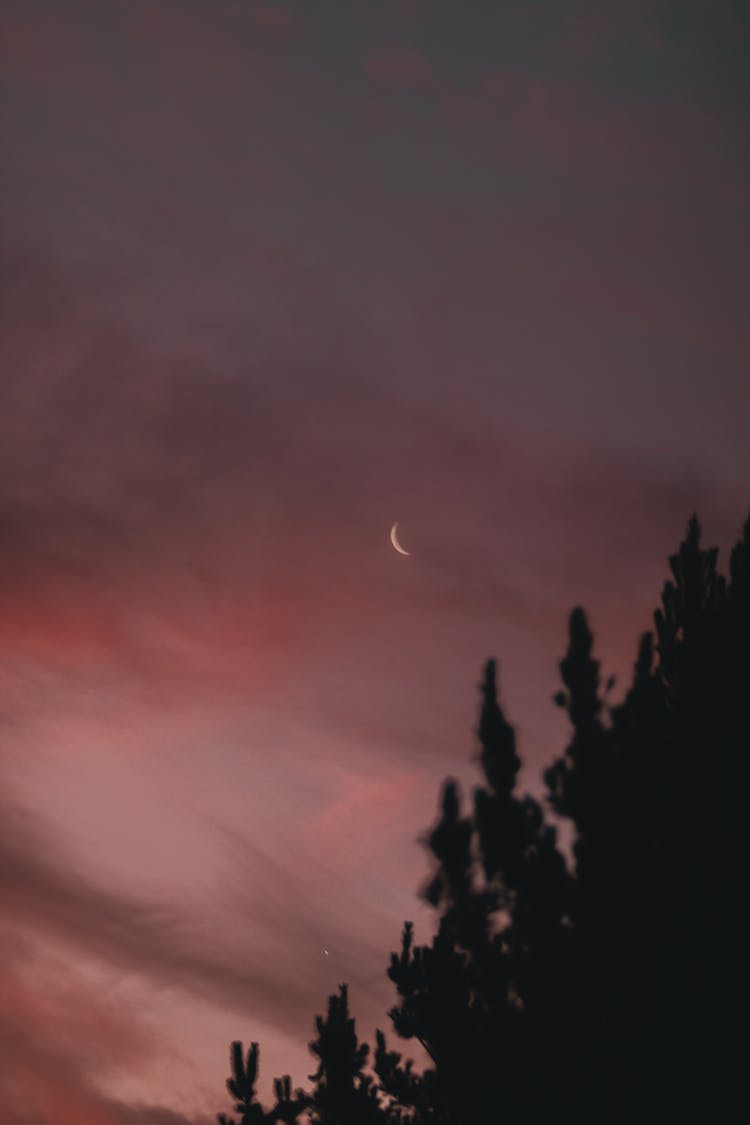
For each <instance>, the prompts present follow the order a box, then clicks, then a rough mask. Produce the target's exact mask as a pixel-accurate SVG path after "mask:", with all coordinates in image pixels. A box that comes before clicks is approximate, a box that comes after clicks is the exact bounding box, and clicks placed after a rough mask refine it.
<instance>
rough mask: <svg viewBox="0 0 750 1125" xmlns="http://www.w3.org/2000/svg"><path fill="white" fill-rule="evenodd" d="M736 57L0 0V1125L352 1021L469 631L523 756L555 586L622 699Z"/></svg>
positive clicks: (660, 567) (606, 2) (737, 117)
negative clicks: (328, 1009) (577, 611)
mask: <svg viewBox="0 0 750 1125" xmlns="http://www.w3.org/2000/svg"><path fill="white" fill-rule="evenodd" d="M749 49H750V16H748V13H747V6H746V5H745V4H744V3H739V2H738V3H732V2H730V0H679V2H678V0H648V2H647V3H646V2H645V0H644V2H643V3H640V2H637V0H630V2H626V0H597V2H596V3H593V2H590V3H588V2H584V0H566V2H564V3H563V2H562V0H523V2H521V0H505V2H503V3H496V2H492V3H490V2H489V0H474V2H473V3H472V4H471V5H465V4H459V3H456V2H449V0H346V2H345V3H344V2H343V0H341V2H338V3H334V2H333V0H289V2H287V3H282V2H281V0H279V2H278V3H270V2H261V0H231V2H230V0H160V2H154V3H150V2H149V3H147V2H145V0H68V2H67V3H66V4H64V5H60V4H59V3H58V2H57V0H46V2H45V0H16V2H14V0H0V74H2V78H1V79H0V83H1V89H0V167H1V168H2V175H1V176H0V258H1V261H2V269H1V271H0V274H1V281H0V283H1V284H2V296H1V298H0V316H1V317H2V331H1V332H0V353H1V359H0V884H1V885H0V896H1V899H2V903H3V909H2V914H1V915H0V919H1V920H0V951H1V953H2V955H1V956H0V995H1V996H2V1003H0V1043H2V1050H1V1051H0V1104H2V1105H3V1107H4V1113H5V1115H6V1116H5V1120H6V1121H7V1123H8V1125H30V1123H31V1122H32V1121H33V1122H37V1123H38V1122H42V1123H43V1125H46V1123H47V1122H50V1125H51V1123H52V1122H53V1121H54V1122H55V1125H188V1123H189V1125H206V1122H208V1121H210V1120H213V1115H214V1114H215V1113H216V1112H217V1111H220V1110H226V1111H228V1110H229V1109H230V1105H229V1101H228V1099H227V1097H226V1094H225V1090H224V1079H225V1077H226V1076H227V1074H228V1070H229V1066H228V1046H229V1043H230V1041H231V1040H233V1039H241V1040H243V1041H244V1042H246V1043H249V1042H250V1041H251V1040H258V1041H260V1044H261V1070H262V1081H261V1089H262V1090H263V1091H264V1092H267V1091H268V1089H269V1086H270V1081H271V1079H272V1077H273V1076H274V1075H277V1074H282V1073H287V1072H291V1075H292V1078H293V1081H294V1082H295V1083H301V1082H304V1080H305V1078H306V1076H307V1074H309V1073H311V1071H312V1069H313V1060H312V1058H311V1057H310V1056H309V1055H308V1053H307V1050H306V1045H307V1043H308V1041H309V1040H310V1039H311V1038H312V1036H313V1017H314V1015H315V1013H318V1012H322V1011H323V1010H324V1008H325V1003H326V997H327V996H328V994H329V993H331V992H333V991H335V990H336V988H337V986H338V984H339V983H340V982H342V981H346V982H348V983H349V985H350V997H351V1002H352V1007H353V1010H354V1014H355V1015H356V1016H357V1019H358V1028H359V1030H360V1031H361V1032H362V1033H363V1034H364V1035H366V1036H371V1035H372V1030H373V1028H374V1027H376V1026H379V1027H382V1028H384V1029H386V1031H387V1030H388V1029H389V1021H388V1018H387V1015H386V1013H387V1010H388V1008H389V1006H390V1005H391V1004H392V1003H393V1002H394V996H393V993H392V991H391V987H390V984H389V982H388V980H387V978H386V968H387V964H388V959H389V953H390V951H391V950H394V949H396V948H397V947H398V944H399V937H400V931H401V926H402V923H403V921H404V920H405V919H412V920H414V921H415V923H416V927H417V934H418V936H420V937H421V938H423V939H425V938H427V937H428V936H429V933H430V928H431V925H432V922H433V919H432V916H431V914H430V912H429V910H428V909H427V907H426V906H424V905H423V904H421V902H420V900H419V898H418V889H419V886H420V885H421V883H422V882H423V880H424V879H425V877H426V876H427V874H428V871H429V867H428V863H427V857H426V855H425V852H424V848H423V847H422V845H421V844H420V837H421V834H422V833H423V831H424V830H425V829H426V828H427V827H428V826H429V824H430V823H431V821H432V820H433V818H434V816H435V810H436V802H437V796H438V792H439V789H440V785H441V782H442V780H443V779H444V778H445V777H446V776H448V775H451V776H455V777H457V778H459V779H460V781H461V782H462V784H463V786H464V788H465V789H466V787H470V786H471V785H472V784H473V783H474V780H475V779H476V777H477V773H476V763H475V760H474V757H475V754H476V745H475V737H474V728H475V724H476V718H477V703H478V692H477V684H478V681H479V677H480V674H481V669H482V665H483V662H484V661H485V660H486V659H487V658H488V657H490V656H494V657H496V658H497V659H498V662H499V670H500V690H501V698H502V702H503V705H504V706H505V708H506V711H507V714H508V717H509V718H510V719H511V721H512V722H513V723H514V724H516V725H517V728H518V731H519V749H520V753H521V756H522V758H523V761H524V769H523V773H522V782H523V786H524V787H525V788H526V789H528V790H529V791H531V792H533V793H535V794H538V795H540V794H541V793H542V785H541V780H540V778H541V772H542V770H543V768H544V766H545V765H546V764H547V763H548V762H550V761H551V760H552V759H553V758H554V757H555V756H556V755H557V754H559V753H560V752H561V751H562V749H563V746H564V739H565V734H566V729H565V725H564V718H563V716H562V715H561V713H560V712H559V711H557V710H556V709H555V708H554V706H553V705H552V702H551V699H552V695H553V694H554V692H555V691H556V690H557V689H558V686H559V683H558V669H557V665H558V662H559V660H560V658H561V657H562V655H563V652H564V648H565V640H566V621H567V617H568V613H569V611H570V609H571V608H572V607H573V606H574V605H578V604H582V605H584V606H585V608H586V609H587V611H588V612H589V614H590V620H591V623H592V626H593V628H594V631H595V634H596V637H597V646H598V647H597V651H598V654H599V656H600V658H601V659H602V661H603V668H604V672H605V674H609V673H610V672H613V673H615V674H617V675H618V677H619V680H618V684H617V685H616V687H615V689H614V693H613V698H617V697H618V692H621V691H622V690H623V686H624V683H625V682H626V681H627V676H628V673H629V668H630V667H631V665H632V662H633V660H634V657H635V650H636V643H637V639H638V636H639V634H640V633H641V632H642V631H643V630H644V629H646V628H648V626H649V624H650V619H651V618H650V615H651V612H652V610H653V608H654V607H655V605H656V602H657V600H658V596H659V592H660V588H661V584H662V582H663V581H664V580H665V578H666V576H667V565H666V557H667V555H668V554H669V553H670V551H672V550H674V549H675V548H676V546H677V544H678V543H679V541H680V538H681V535H682V533H683V531H684V527H685V524H686V522H687V519H688V518H689V516H690V515H691V513H692V512H693V511H697V512H698V514H699V516H700V518H701V520H702V523H703V526H704V530H705V537H706V539H707V540H708V541H709V542H711V543H712V544H714V543H715V544H718V545H719V546H720V547H721V549H722V555H721V556H720V565H721V561H722V560H726V551H727V548H729V547H730V546H731V545H732V543H733V542H734V541H735V539H736V538H737V535H738V533H739V529H740V526H741V524H742V522H743V520H744V518H745V517H746V515H747V512H748V505H749V502H750V488H749V487H748V485H749V482H750V443H748V442H747V441H746V440H743V433H744V430H745V427H746V425H747V418H748V417H750V380H748V322H747V297H748V288H749V287H748V281H749V280H750V277H749V274H750V224H749V223H748V222H747V209H748V199H749V198H750V193H749V189H750V153H749V142H748V137H750V131H749V130H748V128H747V126H748V107H749V104H750V84H749V82H748V77H747V73H746V66H745V62H746V58H747V55H748V51H749ZM396 520H397V521H398V523H399V536H400V539H401V542H402V543H403V545H404V547H405V548H406V549H407V550H408V551H409V552H410V554H409V556H408V557H407V556H404V555H400V554H398V553H397V552H395V551H394V550H393V547H392V546H391V544H390V541H389V529H390V528H391V526H392V524H393V523H394V521H396ZM405 1046H406V1049H407V1051H408V1045H405Z"/></svg>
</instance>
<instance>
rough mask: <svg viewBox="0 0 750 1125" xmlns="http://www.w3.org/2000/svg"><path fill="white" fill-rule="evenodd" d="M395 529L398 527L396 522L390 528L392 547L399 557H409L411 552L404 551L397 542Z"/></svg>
mask: <svg viewBox="0 0 750 1125" xmlns="http://www.w3.org/2000/svg"><path fill="white" fill-rule="evenodd" d="M397 527H398V520H396V522H395V523H394V525H393V527H392V528H391V543H392V544H393V546H394V547H395V548H396V550H397V551H398V553H399V554H400V555H410V554H411V551H405V550H404V548H403V547H402V546H401V544H400V543H399V541H398V537H397V535H396V528H397Z"/></svg>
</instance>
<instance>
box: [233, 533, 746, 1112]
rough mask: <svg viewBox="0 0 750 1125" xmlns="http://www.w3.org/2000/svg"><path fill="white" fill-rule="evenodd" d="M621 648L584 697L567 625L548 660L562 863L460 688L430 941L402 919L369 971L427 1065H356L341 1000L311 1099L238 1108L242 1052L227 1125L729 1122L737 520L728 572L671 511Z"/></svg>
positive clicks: (393, 1057) (740, 667)
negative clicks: (623, 681) (627, 646)
mask: <svg viewBox="0 0 750 1125" xmlns="http://www.w3.org/2000/svg"><path fill="white" fill-rule="evenodd" d="M669 566H670V571H671V578H670V579H669V580H668V581H667V582H666V583H665V585H664V587H663V590H662V596H661V605H660V607H659V608H658V609H657V610H656V612H655V614H654V631H653V633H646V634H645V635H644V636H643V637H642V638H641V641H640V645H639V648H638V653H637V658H636V661H635V666H634V670H633V678H632V683H631V685H630V687H629V689H628V691H627V693H626V695H625V697H624V699H623V700H622V701H621V702H620V703H619V704H617V705H614V706H611V705H609V704H608V702H607V691H606V690H603V689H602V685H601V681H600V672H599V663H598V661H597V660H596V658H595V656H594V643H593V636H592V633H591V630H590V628H589V624H588V621H587V619H586V615H585V613H584V611H583V610H582V609H580V608H577V609H574V610H573V612H572V613H571V616H570V624H569V637H568V646H567V651H566V653H565V656H564V658H563V660H562V662H561V664H560V673H561V678H562V684H563V688H562V690H561V691H560V692H558V694H557V695H556V696H555V702H556V703H557V704H558V705H559V706H560V707H562V708H564V709H565V711H566V713H567V716H568V719H569V723H570V735H569V739H568V743H567V746H566V747H565V749H564V751H563V753H562V754H561V755H560V757H559V758H558V759H557V760H556V761H554V762H553V764H552V765H551V766H550V767H549V769H548V770H547V771H546V774H545V781H546V785H547V790H548V800H549V804H550V806H551V808H552V810H554V812H555V814H556V815H557V816H558V818H563V819H564V820H567V821H568V822H570V825H571V827H572V833H573V839H574V847H573V862H572V864H570V863H566V860H565V858H564V855H563V853H562V851H561V850H560V848H559V847H558V842H557V838H556V832H555V829H554V828H553V827H552V826H551V825H550V824H549V822H548V820H547V819H545V815H544V810H543V808H542V806H541V805H540V803H539V802H538V801H536V800H534V799H532V798H531V797H528V796H523V795H521V794H519V793H518V792H517V791H516V782H517V775H518V770H519V767H520V760H519V757H518V754H517V752H516V739H515V733H514V730H513V728H512V726H511V725H510V724H509V723H508V721H507V719H506V717H505V715H504V713H503V710H502V707H501V704H500V701H499V698H498V689H497V681H496V667H495V663H494V661H489V662H488V663H487V665H486V668H485V672H484V677H483V680H482V684H481V696H482V701H481V711H480V719H479V726H478V732H477V733H478V739H479V745H480V755H479V766H480V770H481V778H480V784H479V785H478V786H477V788H476V789H475V791H474V793H473V796H472V799H471V801H470V802H468V803H466V802H464V801H462V799H461V795H460V793H459V789H458V785H457V783H456V782H455V781H452V780H448V781H446V783H445V785H444V787H443V793H442V797H441V802H440V814H439V817H438V820H437V823H436V824H435V826H434V827H433V828H432V830H431V831H430V833H429V834H428V836H427V838H426V844H427V847H428V850H429V851H430V853H431V855H432V857H433V872H432V875H431V877H430V879H429V881H428V883H427V885H426V887H425V889H424V892H423V894H424V897H425V899H426V900H427V901H428V902H429V903H430V904H431V906H432V907H433V908H434V909H435V912H436V916H437V919H436V920H437V925H436V931H435V935H434V937H433V939H432V941H431V942H430V943H429V945H425V946H415V944H414V939H413V929H412V926H411V924H410V923H406V925H405V927H404V932H403V939H402V945H401V949H400V951H399V952H398V953H394V954H392V956H391V963H390V967H389V969H388V975H389V977H390V979H391V980H392V982H393V984H394V985H395V987H396V991H397V996H398V999H397V1003H396V1005H395V1007H394V1008H393V1009H392V1011H391V1012H390V1017H391V1020H392V1023H393V1028H394V1030H395V1032H396V1033H397V1035H399V1036H400V1037H402V1038H404V1039H407V1040H408V1039H412V1038H414V1039H417V1040H418V1041H419V1042H421V1043H422V1044H423V1046H424V1047H425V1049H426V1051H427V1052H428V1054H429V1056H430V1059H431V1065H430V1066H429V1068H428V1069H427V1070H426V1071H425V1072H424V1073H418V1072H417V1071H415V1069H414V1067H413V1065H412V1063H410V1062H406V1063H404V1062H403V1061H402V1056H401V1054H400V1053H399V1052H397V1051H394V1050H391V1049H390V1048H389V1047H388V1045H387V1043H386V1039H385V1036H384V1034H383V1033H382V1032H380V1031H379V1032H377V1049H376V1051H375V1055H374V1060H373V1067H374V1074H372V1073H368V1072H367V1071H366V1069H365V1067H366V1063H367V1058H368V1048H367V1046H366V1045H365V1044H362V1045H360V1044H359V1043H358V1040H357V1036H356V1033H355V1028H354V1020H353V1019H352V1018H351V1017H350V1015H349V1008H348V995H347V990H346V986H342V987H341V990H340V993H339V995H338V996H332V997H331V998H330V1000H329V1004H328V1012H327V1015H326V1017H325V1018H321V1017H318V1019H317V1022H316V1027H317V1033H318V1034H317V1038H316V1040H314V1042H313V1043H312V1044H311V1050H312V1052H313V1054H315V1055H316V1057H317V1058H318V1060H319V1066H318V1070H317V1072H316V1073H315V1074H314V1075H312V1076H311V1081H312V1082H313V1092H312V1094H310V1095H305V1094H303V1093H302V1092H301V1091H298V1092H297V1094H296V1095H295V1096H292V1094H291V1090H290V1083H289V1079H284V1080H281V1081H279V1080H277V1086H276V1095H277V1105H276V1106H275V1107H274V1108H273V1109H271V1110H269V1111H265V1110H263V1109H262V1108H261V1107H260V1106H258V1105H257V1103H256V1102H255V1094H254V1082H255V1072H256V1067H257V1046H256V1045H255V1044H253V1047H252V1048H251V1051H250V1053H249V1055H248V1060H247V1063H243V1059H242V1049H241V1047H240V1045H239V1044H233V1048H232V1049H233V1067H234V1075H235V1076H234V1079H233V1080H230V1092H231V1093H232V1095H233V1096H234V1097H235V1099H236V1100H237V1104H236V1112H238V1113H241V1114H242V1115H243V1116H242V1118H241V1120H242V1122H243V1123H255V1122H276V1121H284V1122H288V1123H291V1122H293V1121H294V1120H296V1119H297V1117H299V1116H301V1115H302V1113H303V1112H304V1111H307V1110H308V1109H309V1112H310V1114H311V1119H312V1120H313V1121H314V1122H317V1123H320V1125H380V1123H385V1122H392V1123H404V1125H406V1123H411V1125H427V1123H431V1125H483V1123H488V1125H489V1123H490V1122H491V1123H497V1122H508V1123H509V1125H513V1123H524V1122H536V1121H552V1120H554V1121H557V1122H570V1123H573V1122H576V1123H582V1122H589V1121H590V1122H597V1123H598V1125H610V1123H611V1125H625V1122H633V1121H638V1122H654V1123H656V1122H659V1123H660V1125H661V1123H665V1125H666V1123H669V1122H672V1121H683V1120H692V1119H697V1120H704V1121H723V1120H730V1119H733V1117H734V1115H735V1110H734V1108H732V1109H730V1107H734V1106H735V1105H737V1106H741V1105H742V1104H745V1103H746V1102H747V1095H746V1093H745V1091H744V1088H743V1086H742V1082H741V1075H742V1073H743V1067H742V1062H743V1061H744V1060H741V1059H740V1036H739V1033H738V1031H737V1028H740V1027H742V1026H743V1024H744V1015H745V1000H746V989H745V967H744V966H745V956H746V954H745V950H746V948H747V937H748V933H747V926H746V923H745V921H744V916H745V913H746V912H745V910H744V902H743V901H742V899H743V897H744V890H745V872H746V870H747V864H746V852H747V844H746V834H745V831H744V817H745V815H746V814H745V804H746V800H747V792H748V790H747V777H746V774H747V766H746V763H747V761H748V757H749V756H750V519H748V521H747V522H746V524H745V526H744V529H743V532H742V535H741V538H740V541H739V542H738V544H737V546H736V547H735V548H734V550H733V552H732V554H731V558H730V563H729V575H728V577H727V578H726V579H725V578H724V577H723V576H722V575H720V574H719V573H718V571H717V551H716V550H715V549H711V550H705V549H703V548H702V546H701V536H700V527H699V524H698V521H697V519H696V518H695V517H693V519H691V521H690V523H689V524H688V529H687V534H686V537H685V539H684V541H683V543H682V544H681V545H680V547H679V549H678V551H677V552H676V553H675V554H674V555H672V556H671V557H670V559H669Z"/></svg>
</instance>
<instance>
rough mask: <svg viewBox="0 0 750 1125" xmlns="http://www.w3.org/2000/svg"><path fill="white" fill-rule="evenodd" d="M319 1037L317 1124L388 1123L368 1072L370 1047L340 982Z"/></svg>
mask: <svg viewBox="0 0 750 1125" xmlns="http://www.w3.org/2000/svg"><path fill="white" fill-rule="evenodd" d="M315 1026H316V1029H317V1032H318V1036H317V1038H316V1039H314V1040H313V1041H312V1042H311V1043H310V1051H311V1052H312V1054H313V1055H315V1056H316V1057H317V1058H318V1059H319V1064H318V1069H317V1071H316V1072H315V1074H311V1075H310V1080H311V1081H312V1082H314V1083H315V1091H314V1093H313V1096H312V1120H313V1122H314V1123H315V1125H385V1123H386V1122H387V1120H388V1114H387V1112H386V1111H385V1110H384V1109H382V1108H381V1106H380V1102H379V1099H378V1090H377V1086H376V1085H375V1083H374V1082H373V1080H372V1078H371V1076H370V1075H368V1074H366V1073H365V1071H364V1069H363V1068H364V1066H365V1064H366V1062H367V1056H368V1054H369V1047H368V1045H367V1044H366V1043H359V1041H358V1039H357V1032H356V1028H355V1022H354V1019H353V1018H352V1017H351V1016H350V1015H349V991H348V988H347V986H346V985H345V984H342V985H340V987H339V994H338V996H336V995H333V996H329V998H328V1011H327V1013H326V1015H325V1017H323V1016H317V1017H316V1020H315Z"/></svg>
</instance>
